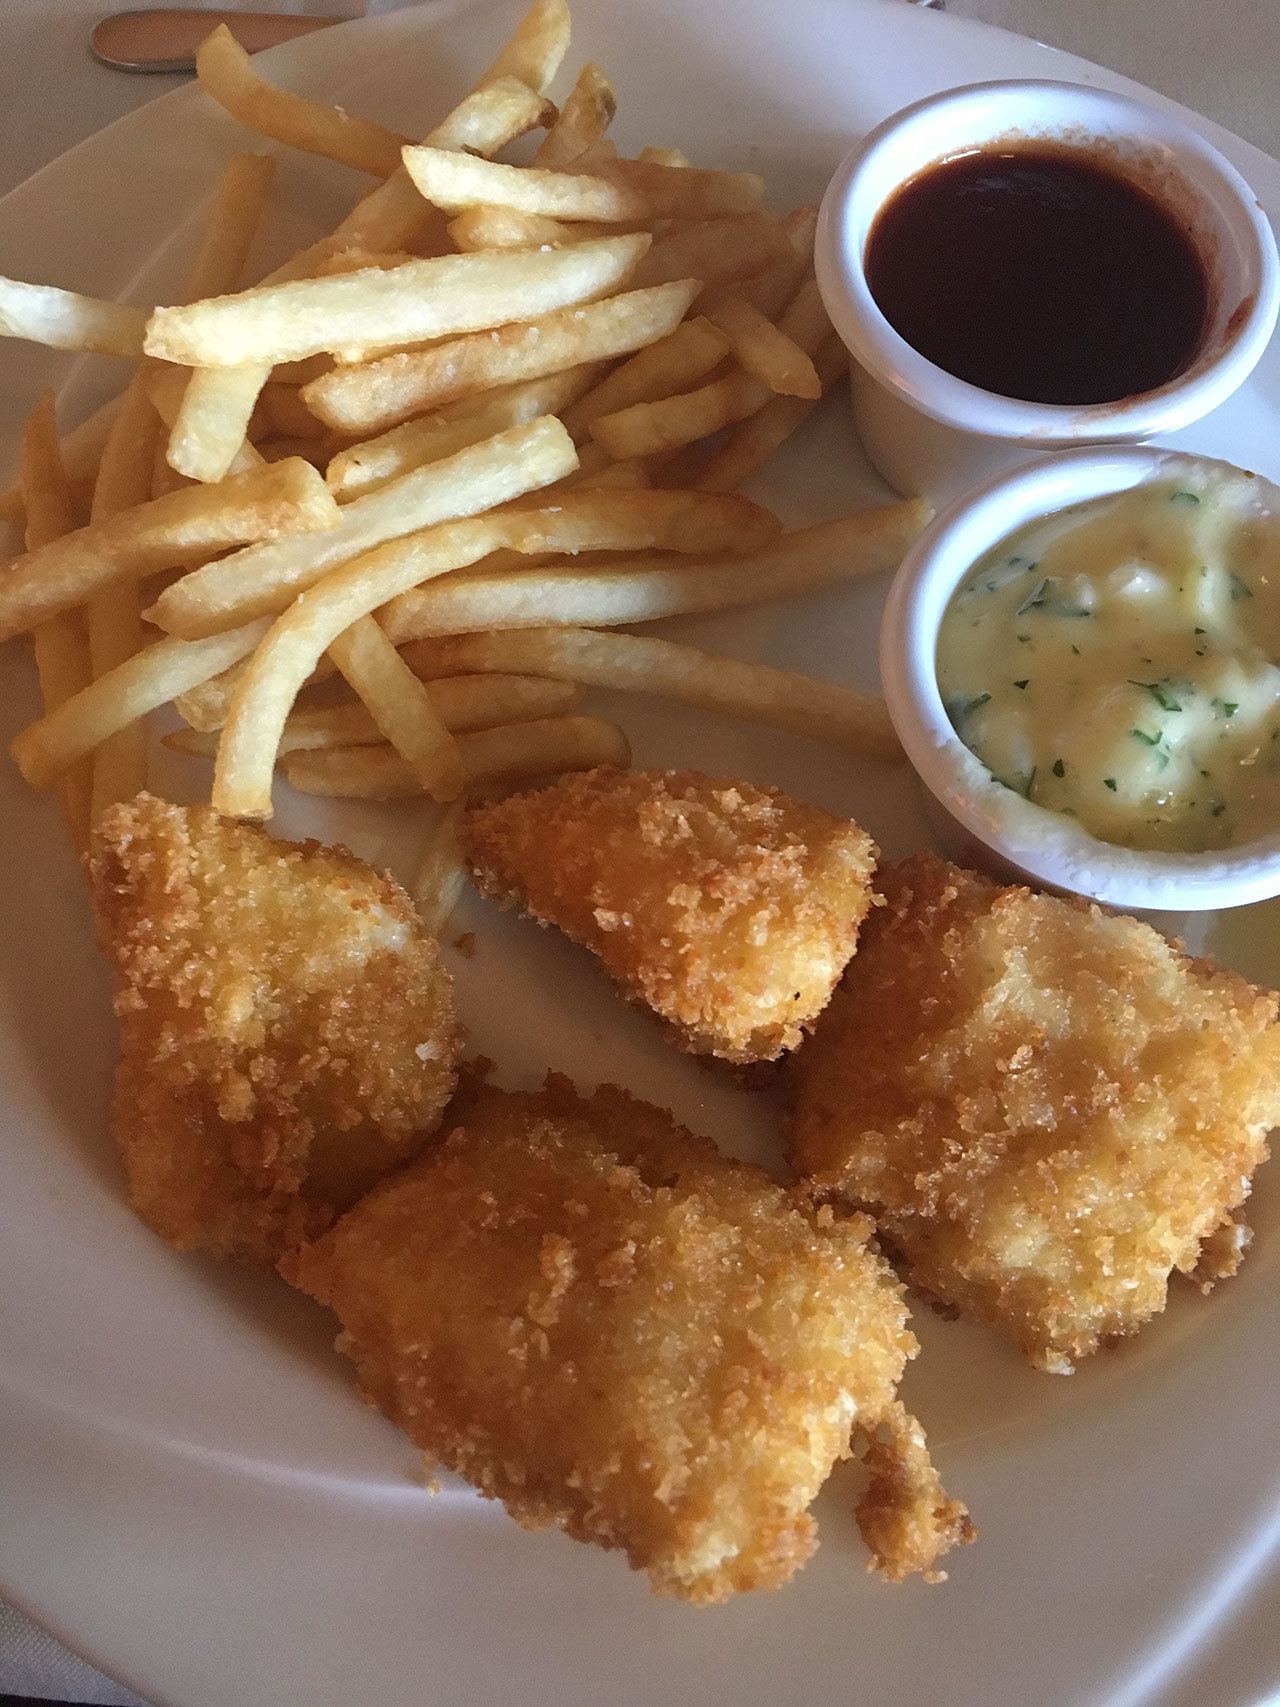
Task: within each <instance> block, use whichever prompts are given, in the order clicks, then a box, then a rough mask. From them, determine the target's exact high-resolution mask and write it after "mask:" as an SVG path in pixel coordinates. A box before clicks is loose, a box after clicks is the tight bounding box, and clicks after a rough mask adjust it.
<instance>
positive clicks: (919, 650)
mask: <svg viewBox="0 0 1280 1707" xmlns="http://www.w3.org/2000/svg"><path fill="white" fill-rule="evenodd" d="M1191 464H1194V465H1195V466H1197V467H1201V468H1205V469H1208V470H1209V471H1210V472H1212V471H1213V470H1219V471H1221V472H1223V473H1227V474H1230V475H1231V476H1233V477H1235V476H1238V474H1239V470H1238V469H1234V468H1229V467H1228V466H1227V465H1226V464H1224V463H1220V462H1213V461H1210V460H1208V459H1206V458H1190V457H1187V456H1184V455H1181V454H1179V453H1176V452H1173V451H1164V450H1158V449H1155V448H1148V447H1145V446H1125V447H1116V448H1112V449H1086V450H1077V451H1063V452H1061V453H1060V454H1059V455H1057V456H1053V457H1047V458H1045V459H1044V460H1043V461H1041V462H1036V463H1032V464H1031V465H1030V466H1028V467H1024V468H1022V469H1019V470H1018V471H1017V472H1015V473H1013V474H1008V475H1001V476H998V477H997V478H996V479H994V480H992V481H990V482H988V484H987V485H985V486H983V487H980V488H979V489H978V490H977V491H976V492H973V493H970V494H969V495H968V496H967V497H965V498H962V499H961V500H959V501H958V502H957V503H955V504H953V505H952V506H951V508H950V509H949V510H947V511H946V512H945V513H944V514H943V515H941V516H939V517H938V519H937V520H936V521H935V522H934V523H933V525H932V526H931V527H930V528H929V529H928V530H927V531H926V532H925V533H924V534H923V535H922V536H921V538H920V539H919V540H918V541H917V543H916V545H915V546H914V547H913V548H912V550H911V551H910V552H909V554H908V555H907V557H906V559H905V560H904V562H903V564H902V567H901V569H899V571H898V574H897V576H896V578H895V580H894V582H893V586H892V587H891V589H890V592H889V598H888V602H887V604H886V606H885V612H884V619H883V622H882V624H881V629H880V674H881V679H882V682H883V686H884V696H885V700H886V702H887V704H888V707H889V715H890V717H891V718H892V719H893V725H894V728H895V729H896V730H897V732H898V736H899V738H900V739H901V741H902V745H903V747H904V748H905V750H906V754H907V757H908V759H910V761H911V763H912V765H913V766H914V767H915V769H916V772H917V774H918V776H919V778H920V781H921V783H922V784H923V787H924V793H925V802H926V807H927V809H928V812H929V817H930V821H931V823H932V825H933V827H934V829H935V831H936V832H937V833H938V835H939V838H940V840H941V841H942V844H943V847H944V849H945V850H946V852H947V853H948V854H949V855H950V856H951V857H952V858H953V859H957V860H959V861H960V862H961V863H964V864H970V865H977V866H979V867H984V868H986V869H988V870H992V871H994V872H996V873H997V874H998V875H1000V876H1003V877H1005V878H1013V879H1016V880H1019V881H1029V882H1032V883H1034V884H1037V885H1039V886H1041V887H1047V888H1050V889H1057V890H1061V891H1065V892H1067V893H1071V894H1077V895H1087V896H1089V897H1090V898H1091V899H1092V900H1095V901H1103V902H1106V903H1107V904H1108V905H1110V906H1114V907H1123V908H1128V909H1134V908H1136V909H1139V910H1142V911H1157V912H1163V913H1194V912H1203V911H1205V910H1207V909H1209V908H1220V907H1238V906H1242V905H1244V904H1245V903H1246V902H1250V901H1263V900H1266V899H1268V898H1269V897H1271V896H1273V895H1277V894H1280V826H1278V827H1277V829H1276V831H1275V832H1274V833H1273V834H1271V835H1268V836H1264V837H1261V838H1259V839H1258V840H1256V841H1253V842H1249V843H1246V844H1244V845H1242V846H1240V847H1238V848H1227V849H1223V850H1220V851H1215V852H1212V853H1200V854H1183V853H1142V852H1137V851H1134V850H1132V849H1129V848H1119V847H1115V846H1113V845H1112V844H1111V843H1109V842H1103V841H1099V840H1098V839H1097V837H1095V836H1091V835H1089V834H1088V832H1087V831H1086V830H1083V829H1082V828H1081V827H1080V826H1079V824H1078V823H1076V822H1075V821H1074V820H1073V819H1071V818H1066V817H1063V816H1062V815H1061V814H1060V813H1057V812H1049V811H1047V810H1046V809H1045V808H1044V807H1041V806H1036V805H1033V804H1032V803H1031V802H1030V801H1028V800H1024V799H1022V797H1021V796H1020V795H1018V794H1015V793H1014V792H1013V791H1012V790H1011V789H1008V788H1005V787H1004V785H1003V784H1002V783H998V782H997V781H996V780H995V779H994V777H992V775H991V773H990V772H989V771H988V770H987V768H986V766H985V765H983V764H981V763H980V761H979V760H978V759H977V758H975V757H974V755H973V754H972V753H971V752H970V751H969V749H968V748H967V747H966V746H965V745H964V743H963V742H962V741H961V740H960V738H959V736H958V735H957V734H956V732H955V729H954V728H953V727H952V723H951V719H950V718H949V717H948V716H947V713H946V709H945V707H944V705H943V703H942V696H941V694H940V693H939V691H938V678H937V648H938V629H939V625H940V623H941V621H942V615H943V612H944V610H945V609H946V606H947V603H948V601H949V599H950V598H951V595H952V593H953V592H954V591H955V589H956V586H957V585H958V584H959V582H960V581H961V579H962V578H963V577H964V575H965V574H966V573H967V572H968V570H969V569H971V568H972V567H973V565H974V563H975V562H976V561H977V560H978V559H979V558H980V557H981V556H983V554H984V553H985V552H987V551H989V550H990V549H991V547H992V546H994V545H996V544H997V543H998V542H999V541H1000V540H1001V539H1003V538H1004V537H1005V536H1006V535H1007V534H1009V533H1010V532H1012V531H1013V530H1014V529H1015V528H1020V527H1023V526H1025V525H1026V524H1027V523H1028V522H1032V521H1035V520H1037V519H1038V518H1039V517H1041V516H1045V515H1048V514H1050V513H1051V512H1053V511H1055V510H1061V509H1063V508H1064V507H1065V506H1066V505H1068V504H1079V503H1083V502H1084V501H1086V500H1087V499H1090V498H1100V497H1103V496H1105V495H1106V494H1108V493H1112V492H1122V491H1125V490H1127V489H1128V488H1129V487H1131V486H1136V485H1139V484H1140V483H1141V482H1143V481H1146V480H1152V479H1164V478H1168V479H1171V478H1176V477H1177V475H1178V473H1179V471H1180V470H1182V471H1185V470H1186V469H1187V467H1188V466H1189V465H1191ZM1260 486H1261V488H1262V490H1263V491H1264V492H1265V494H1266V498H1267V503H1268V507H1274V508H1275V509H1276V510H1277V511H1278V512H1280V488H1277V487H1275V486H1273V485H1271V483H1270V482H1269V481H1260Z"/></svg>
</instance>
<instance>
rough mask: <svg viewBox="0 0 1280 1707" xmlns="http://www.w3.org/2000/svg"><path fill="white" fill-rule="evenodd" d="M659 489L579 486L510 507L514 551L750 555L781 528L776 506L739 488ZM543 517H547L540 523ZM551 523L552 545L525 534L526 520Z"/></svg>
mask: <svg viewBox="0 0 1280 1707" xmlns="http://www.w3.org/2000/svg"><path fill="white" fill-rule="evenodd" d="M716 498H717V502H716V504H715V506H714V507H713V506H712V502H711V499H712V494H711V493H696V492H658V491H648V490H645V489H624V488H621V487H613V488H608V487H606V488H599V487H595V488H587V487H584V486H578V487H575V488H573V489H572V490H570V491H568V492H565V493H564V494H563V496H562V497H559V496H558V498H557V503H556V504H555V505H551V504H547V503H545V501H544V498H543V496H542V495H539V496H538V497H537V498H536V499H533V500H532V501H530V502H529V503H528V504H511V505H509V506H508V508H507V510H506V511H505V512H504V513H505V515H506V516H507V517H508V518H510V519H513V520H514V521H515V523H516V529H517V539H516V542H515V543H513V545H512V549H514V550H516V551H519V552H520V553H521V555H524V556H527V555H528V554H529V553H530V551H543V550H556V551H560V552H565V553H575V554H576V553H578V552H583V551H674V552H679V553H681V554H682V555H686V556H688V555H692V556H698V555H700V554H701V553H703V552H709V551H714V552H716V553H717V554H718V555H719V556H721V557H743V556H746V555H747V554H749V553H752V552H757V551H761V550H763V549H764V548H765V547H766V546H767V545H768V544H769V543H770V542H771V541H772V540H775V539H777V537H778V535H779V534H780V533H781V531H782V524H781V523H780V522H779V520H778V518H777V516H775V515H774V514H773V512H772V510H766V509H764V508H763V506H761V505H759V504H754V503H752V502H751V501H750V500H749V499H747V498H743V497H741V496H740V495H738V494H736V493H722V494H717V495H716ZM539 518H545V521H544V520H541V519H539ZM526 521H527V522H529V523H531V524H533V526H534V528H539V527H543V526H545V527H546V529H547V531H548V532H549V533H550V534H552V535H554V543H553V544H552V545H549V546H541V545H534V546H531V545H530V544H529V543H528V542H527V541H525V540H522V539H520V538H519V537H518V536H519V531H520V526H521V524H522V523H524V522H526Z"/></svg>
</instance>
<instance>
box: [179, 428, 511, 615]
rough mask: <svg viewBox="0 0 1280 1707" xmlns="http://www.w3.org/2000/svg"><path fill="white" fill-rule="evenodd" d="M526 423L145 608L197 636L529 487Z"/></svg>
mask: <svg viewBox="0 0 1280 1707" xmlns="http://www.w3.org/2000/svg"><path fill="white" fill-rule="evenodd" d="M528 433H529V427H528V426H527V425H525V426H519V427H509V428H507V429H506V430H505V431H503V432H500V433H496V434H495V435H494V436H493V437H491V438H488V439H485V440H483V441H482V442H481V443H480V444H476V445H471V446H469V447H468V448H467V449H465V450H460V451H458V452H456V453H455V454H454V455H453V456H449V457H442V458H440V459H439V460H438V461H435V462H430V463H427V464H426V465H425V467H422V468H415V469H411V470H410V471H409V473H407V474H402V475H401V476H400V478H399V479H398V480H393V481H391V482H389V483H388V484H387V485H384V486H380V487H378V488H377V490H376V491H373V492H369V493H366V494H365V495H364V496H363V497H360V498H355V499H353V500H352V502H351V503H349V504H344V505H343V506H342V508H341V509H340V510H339V511H338V512H337V515H338V525H337V526H336V527H334V528H332V529H330V530H329V531H328V532H327V533H325V534H323V535H321V536H319V537H318V538H317V537H315V536H314V535H311V534H300V535H295V536H293V537H291V538H286V539H277V540H272V541H269V542H267V543H265V544H260V545H251V546H248V547H246V548H245V549H244V550H242V551H237V552H234V553H232V555H231V556H229V557H222V558H219V559H218V560H217V561H215V562H213V563H206V564H204V565H203V566H202V567H201V568H199V569H195V570H193V571H192V573H191V574H189V575H185V576H184V577H183V578H182V580H180V581H175V582H174V583H173V585H172V586H171V587H167V588H166V589H165V591H164V592H163V593H162V594H161V595H160V597H159V598H158V599H157V600H156V602H155V604H154V605H153V606H152V607H151V609H150V610H148V612H147V618H148V620H149V621H151V622H154V623H155V624H156V626H157V627H159V628H163V629H164V630H165V631H166V633H169V634H177V635H180V636H182V637H183V638H184V639H187V640H194V639H197V638H198V637H200V636H201V635H205V634H216V633H217V632H218V631H219V629H223V628H232V627H235V626H237V625H238V624H240V623H243V622H247V621H248V620H249V618H250V617H254V616H266V615H270V614H273V613H274V612H276V611H280V610H283V609H284V608H285V607H286V606H287V605H288V604H289V602H290V600H291V599H293V598H294V597H296V595H297V594H298V593H300V592H302V591H303V590H304V589H305V588H307V587H310V586H314V585H315V583H316V582H317V581H319V580H321V579H322V578H323V577H324V576H325V575H327V574H328V573H329V571H330V570H331V569H333V568H335V567H336V566H337V565H338V564H340V563H347V562H349V561H350V560H351V559H352V558H353V557H358V556H360V555H361V554H362V553H363V552H367V551H372V550H373V549H374V547H375V546H379V545H383V544H385V543H386V541H388V540H393V539H399V538H400V537H402V536H403V535H405V534H410V533H416V532H418V531H419V530H420V529H422V528H427V527H433V526H435V525H436V524H438V523H440V522H445V521H453V520H456V519H458V518H459V517H462V516H469V515H476V514H478V513H479V512H481V511H483V510H488V509H492V508H493V507H494V505H496V504H503V503H506V502H508V501H509V500H510V499H512V498H516V497H519V496H520V495H521V494H522V493H524V492H527V491H528V490H529V482H528V479H527V477H526V476H525V475H524V474H523V473H522V471H521V462H520V452H521V447H522V446H524V445H525V444H526V443H527V441H528Z"/></svg>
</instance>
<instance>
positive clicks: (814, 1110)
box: [791, 855, 1280, 1372]
mask: <svg viewBox="0 0 1280 1707" xmlns="http://www.w3.org/2000/svg"><path fill="white" fill-rule="evenodd" d="M880 882H881V888H882V890H883V893H884V896H885V899H886V901H887V903H888V905H887V906H885V907H882V908H878V909H877V910H876V911H875V913H874V914H873V915H872V918H871V921H870V922H869V924H868V926H867V929H866V931H865V933H864V939H863V943H862V946H861V948H860V950H859V953H858V957H857V959H856V960H855V961H854V963H853V964H852V966H851V967H850V968H849V971H848V973H847V974H846V976H845V980H844V983H843V984H842V986H841V988H840V990H839V991H838V992H837V993H836V996H835V998H834V1000H833V1001H832V1004H831V1006H830V1007H829V1008H828V1010H827V1012H826V1014H825V1015H824V1016H823V1018H822V1020H821V1022H820V1024H819V1025H818V1028H817V1030H816V1032H815V1034H814V1036H813V1038H812V1039H811V1041H810V1042H809V1043H808V1044H807V1045H806V1046H805V1048H804V1049H803V1050H802V1051H801V1053H800V1055H799V1056H798V1057H797V1058H796V1061H795V1078H796V1089H797V1098H796V1108H795V1115H794V1121H793V1125H792V1131H791V1154H792V1160H793V1162H794V1163H795V1166H796V1167H797V1169H798V1170H799V1171H800V1172H801V1173H802V1174H804V1175H805V1176H807V1178H808V1179H809V1181H810V1182H811V1183H812V1184H814V1185H815V1186H817V1187H819V1188H820V1189H821V1190H822V1191H823V1192H826V1193H831V1194H834V1195H836V1196H838V1197H840V1198H843V1199H844V1200H846V1201H847V1202H848V1203H850V1204H856V1205H859V1206H862V1207H865V1208H867V1209H869V1210H870V1211H871V1212H872V1214H874V1215H875V1217H876V1220H877V1224H878V1226H879V1228H880V1230H881V1233H882V1235H884V1236H885V1238H886V1239H887V1240H888V1242H889V1243H890V1245H891V1246H892V1247H894V1248H896V1249H897V1250H898V1251H899V1252H900V1253H901V1254H902V1256H903V1257H904V1259H905V1261H906V1265H907V1269H908V1272H909V1276H910V1278H911V1280H912V1281H913V1282H914V1283H915V1284H916V1285H917V1286H918V1287H919V1288H921V1290H923V1291H924V1292H926V1293H928V1294H930V1295H932V1296H933V1297H934V1298H936V1299H938V1300H940V1301H942V1302H944V1303H946V1304H949V1305H953V1306H956V1307H957V1308H959V1309H961V1310H963V1311H966V1312H968V1313H970V1314H972V1315H975V1316H978V1317H981V1318H984V1319H985V1320H987V1321H990V1322H994V1323H995V1324H996V1325H997V1326H999V1327H1000V1328H1001V1329H1003V1330H1004V1331H1005V1332H1006V1333H1008V1334H1010V1335H1011V1336H1012V1337H1013V1338H1014V1339H1015V1340H1016V1341H1017V1342H1018V1344H1019V1345H1020V1346H1021V1347H1022V1349H1023V1350H1024V1351H1025V1353H1026V1354H1027V1356H1028V1357H1029V1358H1030V1359H1031V1360H1032V1362H1033V1363H1036V1364H1038V1365H1039V1366H1040V1367H1041V1368H1043V1369H1050V1370H1056V1371H1064V1372H1065V1371H1069V1370H1070V1369H1071V1367H1072V1364H1073V1362H1074V1361H1075V1359H1077V1358H1080V1357H1083V1356H1085V1355H1086V1354H1087V1353H1088V1352H1091V1351H1093V1350H1094V1349H1095V1348H1096V1347H1097V1346H1098V1345H1100V1344H1103V1343H1105V1342H1108V1341H1110V1340H1113V1339H1115V1338H1117V1337H1118V1336H1120V1335H1123V1334H1128V1333H1132V1332H1133V1331H1134V1330H1135V1329H1137V1328H1138V1327H1140V1326H1141V1324H1142V1323H1143V1322H1145V1321H1146V1320H1147V1319H1148V1318H1149V1317H1150V1316H1153V1315H1155V1314H1156V1313H1157V1312H1158V1311H1160V1310H1161V1309H1163V1308H1164V1303H1165V1294H1166V1289H1167V1286H1168V1281H1169V1276H1170V1274H1171V1273H1172V1272H1173V1271H1174V1270H1175V1269H1176V1270H1179V1271H1180V1272H1182V1273H1183V1274H1196V1276H1197V1278H1200V1279H1203V1280H1207V1279H1208V1278H1210V1277H1211V1274H1212V1273H1213V1272H1215V1271H1216V1272H1217V1273H1218V1274H1221V1273H1229V1272H1232V1271H1233V1270H1234V1268H1235V1266H1236V1263H1237V1262H1238V1259H1239V1254H1240V1250H1241V1248H1242V1245H1243V1240H1244V1238H1245V1237H1246V1235H1245V1234H1244V1231H1243V1229H1242V1228H1237V1227H1236V1224H1235V1222H1234V1220H1233V1211H1234V1210H1236V1209H1237V1207H1238V1206H1239V1205H1240V1204H1241V1203H1242V1202H1243V1201H1244V1198H1245V1197H1246V1196H1247V1194H1248V1191H1249V1184H1250V1176H1251V1174H1252V1173H1253V1170H1254V1169H1255V1168H1256V1167H1257V1165H1258V1163H1259V1162H1261V1161H1262V1160H1263V1159H1264V1158H1265V1156H1266V1154H1267V1146H1266V1134H1267V1131H1268V1129H1269V1128H1270V1127H1271V1125H1272V1124H1273V1123H1274V1122H1275V1121H1276V1120H1277V1118H1280V1028H1277V1026H1276V1023H1275V1021H1276V1010H1277V1001H1276V997H1275V996H1274V995H1271V994H1264V993H1263V992H1262V991H1260V990H1256V989H1254V988H1253V987H1252V986H1251V985H1249V984H1247V983H1245V982H1244V980H1243V979H1241V978H1238V977H1236V976H1235V975H1234V974H1232V973H1230V972H1224V971H1221V970H1219V969H1217V968H1215V967H1213V966H1211V965H1209V964H1208V963H1207V962H1205V961H1196V960H1191V959H1188V958H1187V957H1186V956H1185V955H1184V954H1182V953H1181V952H1180V951H1179V949H1178V948H1177V947H1176V946H1174V945H1171V944H1170V943H1168V942H1167V941H1166V940H1165V939H1164V938H1163V937H1162V936H1160V935H1159V934H1158V933H1157V932H1156V931H1154V930H1152V929H1151V927H1150V926H1149V925H1146V924H1141V923H1139V922H1138V921H1137V920H1136V919H1131V918H1123V917H1115V916H1112V915H1110V914H1107V913H1104V912H1102V911H1101V910H1100V909H1099V908H1097V907H1091V906H1088V905H1086V904H1084V903H1077V902H1071V901H1064V900H1058V899H1055V898H1053V897H1051V896H1047V895H1037V894H1033V893H1031V892H1030V891H1029V890H1026V889H1021V888H1007V889H1002V888H1000V887H999V886H998V885H996V884H995V883H991V882H989V881H987V880H986V879H985V878H982V877H978V876H975V875H974V874H972V873H971V872H967V871H962V870H959V869H957V868H956V867H954V866H948V865H945V864H944V863H943V862H942V861H941V860H938V859H936V858H934V857H933V856H931V855H920V856H918V857H917V858H915V859H911V860H908V861H907V862H906V863H905V864H904V865H901V866H898V867H897V868H895V869H889V870H885V871H883V872H882V873H881V880H880Z"/></svg>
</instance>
